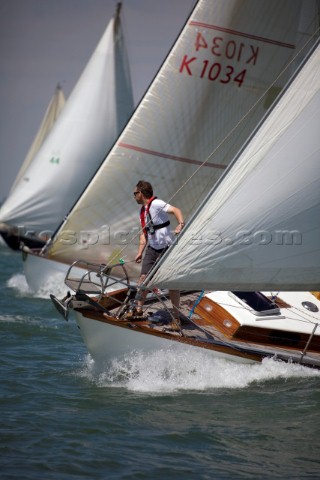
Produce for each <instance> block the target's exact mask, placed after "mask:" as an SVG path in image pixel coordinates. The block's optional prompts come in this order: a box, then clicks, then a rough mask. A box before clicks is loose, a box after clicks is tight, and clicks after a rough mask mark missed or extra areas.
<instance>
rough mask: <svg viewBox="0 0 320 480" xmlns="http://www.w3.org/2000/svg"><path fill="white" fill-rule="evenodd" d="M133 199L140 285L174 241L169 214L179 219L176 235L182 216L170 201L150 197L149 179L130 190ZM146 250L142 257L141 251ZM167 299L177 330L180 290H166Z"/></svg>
mask: <svg viewBox="0 0 320 480" xmlns="http://www.w3.org/2000/svg"><path fill="white" fill-rule="evenodd" d="M133 195H134V198H135V200H136V202H137V203H138V204H139V205H142V207H141V210H140V222H141V228H142V231H141V234H140V242H139V249H138V254H137V256H136V258H135V261H136V262H137V263H141V262H142V267H141V275H140V279H139V284H141V283H143V281H144V280H145V278H146V276H147V274H148V272H149V271H150V270H151V268H152V267H153V266H154V265H155V263H156V262H157V261H158V259H159V258H160V256H161V255H162V254H163V253H164V252H165V251H166V250H167V249H168V248H169V246H170V245H171V244H172V242H173V238H174V237H173V235H172V232H171V230H170V220H169V215H168V214H173V215H174V216H175V218H176V220H177V222H178V225H177V227H176V228H175V231H174V233H175V234H176V235H178V234H179V233H180V232H181V230H182V229H183V227H184V221H183V215H182V212H181V210H180V208H177V207H174V206H172V205H169V203H166V202H164V201H163V200H160V199H158V198H157V197H155V196H153V188H152V185H151V184H150V183H149V182H146V181H144V180H140V181H139V182H138V183H137V185H136V188H135V190H134V192H133ZM144 252H145V254H144V256H143V253H144ZM142 257H143V258H142ZM145 296H146V291H142V292H140V295H139V300H138V301H137V308H136V311H135V312H134V315H135V316H142V315H143V311H142V307H143V304H144V300H145ZM169 296H170V300H171V303H172V307H173V317H174V320H175V322H174V323H172V324H171V325H170V328H171V329H172V330H180V319H179V306H180V292H179V290H170V291H169Z"/></svg>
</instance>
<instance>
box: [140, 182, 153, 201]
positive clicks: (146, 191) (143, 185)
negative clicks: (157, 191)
mask: <svg viewBox="0 0 320 480" xmlns="http://www.w3.org/2000/svg"><path fill="white" fill-rule="evenodd" d="M136 187H137V188H138V189H139V191H140V192H141V193H142V194H143V195H144V196H145V197H146V198H151V197H152V196H153V188H152V185H151V183H149V182H146V181H145V180H139V182H138V183H137V185H136Z"/></svg>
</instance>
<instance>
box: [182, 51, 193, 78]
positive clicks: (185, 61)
mask: <svg viewBox="0 0 320 480" xmlns="http://www.w3.org/2000/svg"><path fill="white" fill-rule="evenodd" d="M187 59H188V55H185V56H184V57H183V60H182V63H181V66H180V69H179V72H180V73H182V71H183V69H184V68H185V69H186V70H187V73H188V74H189V75H192V72H191V70H190V68H189V65H190V63H191V62H193V61H194V60H196V59H197V57H193V58H190V59H189V60H187Z"/></svg>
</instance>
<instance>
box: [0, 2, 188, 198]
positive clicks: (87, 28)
mask: <svg viewBox="0 0 320 480" xmlns="http://www.w3.org/2000/svg"><path fill="white" fill-rule="evenodd" d="M116 3H117V2H116V0H1V1H0V56H1V61H0V69H1V73H0V87H1V88H0V112H1V114H0V115H1V116H0V201H1V200H2V199H4V197H5V196H6V195H7V193H8V191H9V190H10V187H11V185H12V183H13V181H14V179H15V176H16V174H17V172H18V170H19V168H20V166H21V164H22V161H23V159H24V157H25V155H26V153H27V151H28V148H29V146H30V145H31V143H32V141H33V138H34V136H35V134H36V132H37V129H38V127H39V125H40V123H41V120H42V117H43V115H44V112H45V110H46V108H47V105H48V103H49V100H50V98H51V96H52V95H53V92H54V89H55V87H56V85H57V83H58V82H60V83H61V84H62V87H63V91H64V93H65V95H66V96H68V95H69V94H70V92H71V90H72V89H73V87H74V85H75V83H76V82H77V79H78V78H79V76H80V74H81V72H82V70H83V68H84V67H85V65H86V63H87V61H88V60H89V58H90V56H91V54H92V52H93V50H94V49H95V47H96V44H97V43H98V41H99V39H100V37H101V35H102V34H103V32H104V30H105V27H106V25H107V23H108V22H109V20H110V18H111V16H113V14H114V12H115V6H116ZM194 4H195V0H123V9H122V16H121V18H122V26H123V29H124V34H125V39H126V43H127V48H128V54H129V61H130V68H131V76H132V83H133V89H134V97H135V102H136V103H137V102H138V100H139V99H140V98H141V96H142V95H143V93H144V91H145V90H146V88H147V87H148V85H149V83H150V82H151V80H152V78H153V77H154V75H155V73H156V71H157V70H158V68H159V66H160V65H161V63H162V62H163V60H164V58H165V56H166V54H167V53H168V51H169V49H170V48H171V46H172V44H173V42H174V40H175V38H176V37H177V35H178V33H179V32H180V30H181V28H182V26H183V25H184V22H185V20H186V18H187V16H188V15H189V13H190V11H191V9H192V7H193V6H194Z"/></svg>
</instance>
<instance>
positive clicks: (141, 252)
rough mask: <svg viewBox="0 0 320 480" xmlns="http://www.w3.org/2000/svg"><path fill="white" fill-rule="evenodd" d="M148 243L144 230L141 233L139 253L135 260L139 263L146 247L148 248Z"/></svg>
mask: <svg viewBox="0 0 320 480" xmlns="http://www.w3.org/2000/svg"><path fill="white" fill-rule="evenodd" d="M146 245H147V240H146V237H145V235H144V233H143V232H141V233H140V241H139V248H138V253H137V255H136V258H135V261H136V262H137V263H140V262H141V260H142V254H143V252H144V249H145V248H146Z"/></svg>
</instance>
